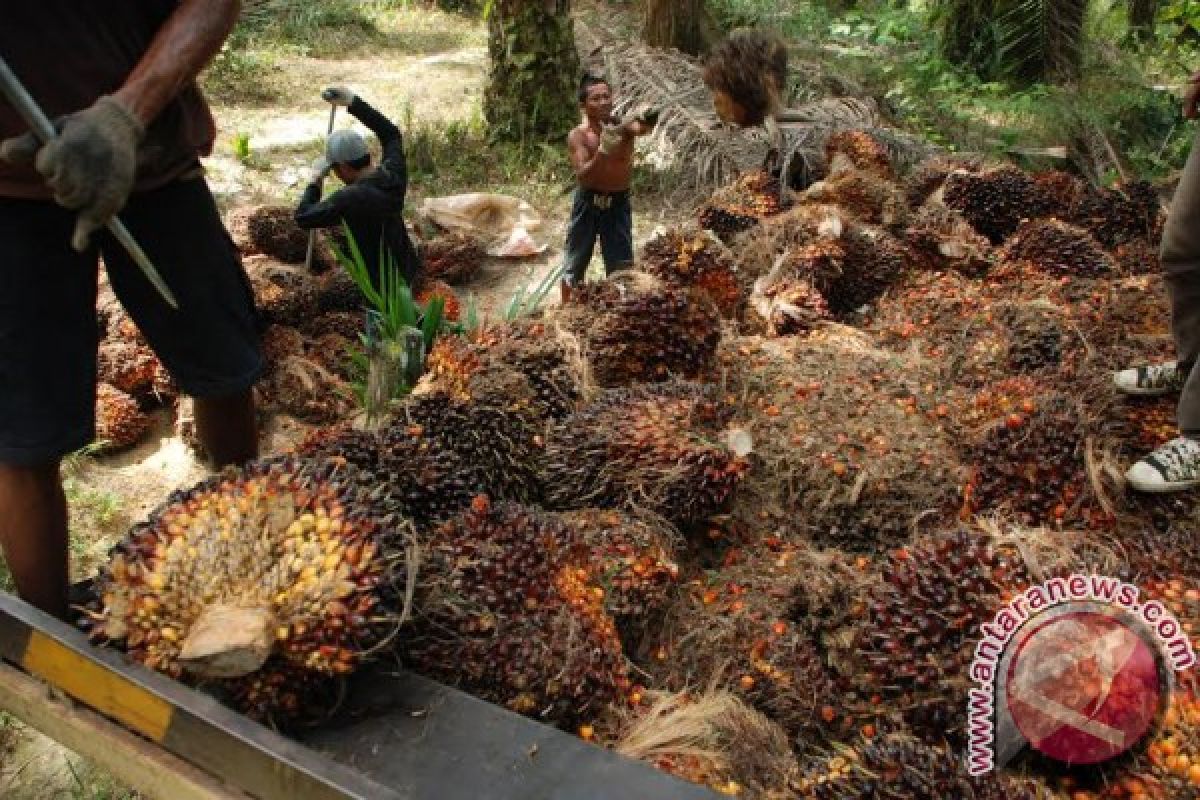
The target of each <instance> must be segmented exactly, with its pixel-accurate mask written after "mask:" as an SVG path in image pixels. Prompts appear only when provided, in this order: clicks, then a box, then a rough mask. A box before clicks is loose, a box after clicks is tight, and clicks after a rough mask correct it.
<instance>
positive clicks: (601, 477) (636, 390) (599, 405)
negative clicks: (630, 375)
mask: <svg viewBox="0 0 1200 800" xmlns="http://www.w3.org/2000/svg"><path fill="white" fill-rule="evenodd" d="M733 411H734V409H733V408H732V407H730V406H729V405H728V404H727V403H726V402H725V401H724V399H723V398H722V397H720V395H719V394H718V393H717V392H716V391H715V387H712V386H708V385H705V384H696V383H687V382H672V383H664V384H651V385H644V386H635V387H630V388H625V389H610V390H608V391H605V392H602V393H601V394H600V395H599V396H598V397H597V398H596V399H595V400H593V401H592V402H590V403H588V404H587V405H585V406H584V407H583V408H582V409H580V410H579V411H578V412H576V413H574V414H571V415H570V416H567V417H565V418H564V419H562V420H561V421H559V422H556V423H554V424H553V425H551V426H550V427H549V429H548V431H547V435H546V447H545V453H544V454H543V457H542V460H541V465H542V471H541V479H542V485H543V489H544V492H545V502H546V504H547V506H548V507H550V508H557V509H580V508H590V507H601V508H631V509H635V508H640V509H643V510H646V511H651V512H653V513H656V514H660V515H662V516H664V517H666V518H667V519H669V520H671V521H672V522H674V523H676V524H679V525H689V524H692V523H700V522H703V521H704V520H706V519H707V518H709V517H711V516H712V515H714V514H716V513H718V512H720V511H721V510H722V509H723V508H724V507H725V506H726V505H727V503H728V502H729V500H730V499H731V498H732V497H733V495H734V492H735V490H736V489H737V486H738V484H739V483H740V482H741V480H742V478H743V477H744V475H745V473H746V471H747V467H748V464H747V462H746V461H745V459H743V458H742V457H741V456H739V455H738V454H737V452H735V450H734V449H732V448H731V446H730V444H729V443H728V442H727V440H726V436H725V433H726V431H727V429H728V427H729V422H730V419H731V417H732V415H733Z"/></svg>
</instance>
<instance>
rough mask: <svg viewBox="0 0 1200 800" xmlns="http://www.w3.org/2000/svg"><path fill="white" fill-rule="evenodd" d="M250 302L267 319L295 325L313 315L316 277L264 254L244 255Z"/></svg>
mask: <svg viewBox="0 0 1200 800" xmlns="http://www.w3.org/2000/svg"><path fill="white" fill-rule="evenodd" d="M246 269H247V273H248V275H249V278H250V287H251V288H252V289H253V290H254V305H255V307H256V308H257V309H258V310H259V312H260V313H261V314H262V316H263V319H264V320H266V321H267V322H268V323H274V324H279V325H288V326H290V327H293V328H295V327H299V326H300V325H302V324H303V323H305V322H307V321H308V320H310V319H312V318H313V317H315V316H316V315H317V312H318V310H319V299H318V297H319V296H318V291H317V283H316V280H315V279H314V278H313V277H312V276H311V275H308V274H306V273H304V272H303V270H301V269H300V268H297V267H290V266H287V265H286V264H280V263H279V262H277V261H273V260H271V259H269V258H266V257H265V256H252V257H250V258H247V259H246Z"/></svg>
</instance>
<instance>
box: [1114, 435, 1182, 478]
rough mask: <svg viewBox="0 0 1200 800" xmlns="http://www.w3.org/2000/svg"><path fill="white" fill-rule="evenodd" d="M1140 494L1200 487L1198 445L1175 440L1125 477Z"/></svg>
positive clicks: (1135, 465) (1138, 464) (1151, 455)
mask: <svg viewBox="0 0 1200 800" xmlns="http://www.w3.org/2000/svg"><path fill="white" fill-rule="evenodd" d="M1125 479H1126V480H1127V481H1129V485H1130V486H1132V487H1133V488H1134V489H1137V490H1138V491H1140V492H1179V491H1183V490H1184V489H1191V488H1192V487H1194V486H1200V441H1197V440H1195V439H1185V438H1184V437H1182V436H1179V437H1176V438H1174V439H1172V440H1171V441H1169V442H1167V443H1166V444H1164V445H1163V446H1162V447H1160V448H1158V449H1157V450H1155V451H1154V452H1153V453H1151V454H1150V455H1148V456H1146V457H1145V458H1143V459H1142V460H1141V461H1139V462H1137V463H1136V464H1134V465H1133V466H1132V467H1130V468H1129V471H1128V472H1126V473H1125Z"/></svg>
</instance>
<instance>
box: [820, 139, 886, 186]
mask: <svg viewBox="0 0 1200 800" xmlns="http://www.w3.org/2000/svg"><path fill="white" fill-rule="evenodd" d="M825 160H826V161H827V162H828V165H829V166H828V171H829V173H830V174H834V173H836V172H839V171H841V170H842V169H844V168H845V166H849V167H850V168H851V169H855V170H861V171H862V172H866V173H870V174H872V175H874V176H876V177H878V178H880V179H882V180H883V181H887V182H890V181H892V180H894V179H895V177H896V176H895V171H894V170H893V168H892V157H891V155H890V154H889V153H888V149H887V146H886V145H884V143H883V142H881V141H879V139H877V138H875V137H874V136H872V135H871V134H870V133H868V132H867V131H838V132H837V133H834V134H833V135H832V136H830V137H829V138H828V139H826V140H825Z"/></svg>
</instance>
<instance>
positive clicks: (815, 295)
mask: <svg viewBox="0 0 1200 800" xmlns="http://www.w3.org/2000/svg"><path fill="white" fill-rule="evenodd" d="M751 308H753V309H754V312H755V313H756V314H757V315H758V317H759V318H760V319H761V320H762V321H763V324H764V325H765V332H766V334H767V335H768V336H795V335H804V334H806V333H809V332H810V331H812V330H814V329H816V328H817V327H818V326H819V325H820V324H821V323H823V322H827V321H829V320H830V319H832V318H833V317H832V315H831V314H830V313H829V304H828V303H826V302H825V298H824V296H823V295H822V294H821V293H820V292H819V291H817V289H816V287H814V286H813V285H812V283H810V282H809V281H807V280H803V279H800V280H797V279H794V278H786V277H785V278H780V279H778V280H773V281H772V280H760V281H759V284H758V285H756V286H755V291H754V294H753V295H752V296H751Z"/></svg>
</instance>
